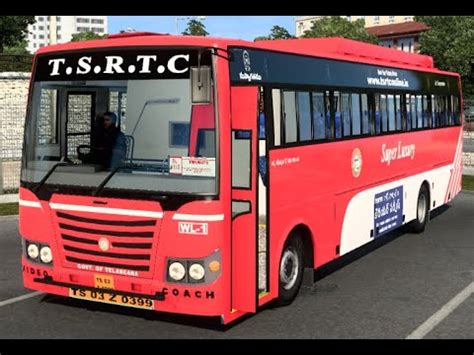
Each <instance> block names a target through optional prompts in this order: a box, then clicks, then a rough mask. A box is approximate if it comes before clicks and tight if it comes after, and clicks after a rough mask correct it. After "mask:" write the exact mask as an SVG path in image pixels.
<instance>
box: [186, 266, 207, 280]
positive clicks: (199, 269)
mask: <svg viewBox="0 0 474 355" xmlns="http://www.w3.org/2000/svg"><path fill="white" fill-rule="evenodd" d="M205 274H206V271H205V270H204V267H203V266H202V265H201V264H192V265H191V266H190V268H189V276H190V277H191V278H192V279H193V280H196V281H200V280H202V279H203V278H204V276H205Z"/></svg>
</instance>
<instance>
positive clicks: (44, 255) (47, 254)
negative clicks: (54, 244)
mask: <svg viewBox="0 0 474 355" xmlns="http://www.w3.org/2000/svg"><path fill="white" fill-rule="evenodd" d="M40 259H41V261H42V262H43V263H45V264H49V263H50V262H51V261H53V253H51V248H50V247H42V248H41V251H40Z"/></svg>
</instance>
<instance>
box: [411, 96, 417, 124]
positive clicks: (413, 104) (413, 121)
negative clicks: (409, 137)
mask: <svg viewBox="0 0 474 355" xmlns="http://www.w3.org/2000/svg"><path fill="white" fill-rule="evenodd" d="M410 113H411V129H413V130H415V129H416V128H417V126H416V97H415V95H411V96H410Z"/></svg>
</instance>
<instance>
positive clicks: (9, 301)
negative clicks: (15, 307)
mask: <svg viewBox="0 0 474 355" xmlns="http://www.w3.org/2000/svg"><path fill="white" fill-rule="evenodd" d="M42 294H43V292H40V291H36V292H32V293H28V294H26V295H23V296H19V297H15V298H10V299H9V300H6V301H0V307H3V306H7V305H9V304H12V303H16V302H20V301H24V300H27V299H28V298H31V297H36V296H39V295H42Z"/></svg>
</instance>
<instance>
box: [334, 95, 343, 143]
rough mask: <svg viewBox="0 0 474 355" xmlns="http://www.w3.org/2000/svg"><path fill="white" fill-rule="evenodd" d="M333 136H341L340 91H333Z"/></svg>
mask: <svg viewBox="0 0 474 355" xmlns="http://www.w3.org/2000/svg"><path fill="white" fill-rule="evenodd" d="M333 107H334V137H335V138H336V139H337V138H341V137H342V124H341V111H342V110H341V93H340V92H339V91H334V101H333Z"/></svg>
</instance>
